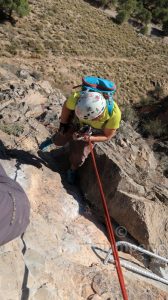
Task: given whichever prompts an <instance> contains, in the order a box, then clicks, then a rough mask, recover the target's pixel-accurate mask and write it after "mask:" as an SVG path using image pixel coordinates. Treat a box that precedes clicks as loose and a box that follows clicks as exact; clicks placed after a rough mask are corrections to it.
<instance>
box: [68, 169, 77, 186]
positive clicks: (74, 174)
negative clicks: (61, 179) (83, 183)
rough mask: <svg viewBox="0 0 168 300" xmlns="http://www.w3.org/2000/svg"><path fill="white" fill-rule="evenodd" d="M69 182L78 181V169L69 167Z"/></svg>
mask: <svg viewBox="0 0 168 300" xmlns="http://www.w3.org/2000/svg"><path fill="white" fill-rule="evenodd" d="M66 175H67V176H66V177H67V182H68V183H69V184H75V182H76V177H77V171H76V170H72V169H68V171H67V174H66Z"/></svg>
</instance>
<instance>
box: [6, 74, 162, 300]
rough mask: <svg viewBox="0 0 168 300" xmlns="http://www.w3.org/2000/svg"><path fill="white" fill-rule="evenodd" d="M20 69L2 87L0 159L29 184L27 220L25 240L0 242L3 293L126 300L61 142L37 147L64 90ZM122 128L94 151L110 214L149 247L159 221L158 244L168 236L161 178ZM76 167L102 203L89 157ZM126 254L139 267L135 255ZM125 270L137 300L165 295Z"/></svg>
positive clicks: (59, 299)
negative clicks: (69, 173)
mask: <svg viewBox="0 0 168 300" xmlns="http://www.w3.org/2000/svg"><path fill="white" fill-rule="evenodd" d="M17 74H19V78H18V77H17V75H14V74H13V75H12V74H11V76H9V77H10V78H12V80H11V82H10V83H6V84H4V85H3V86H2V87H1V93H2V97H1V99H2V100H1V103H0V105H2V106H1V109H2V110H1V119H0V125H1V131H0V136H1V141H0V161H1V163H2V165H3V166H4V168H5V170H6V172H7V174H8V175H9V176H10V177H11V178H13V179H15V180H17V181H18V182H19V183H20V184H21V186H22V187H23V188H24V190H25V191H26V193H27V195H28V197H29V200H30V204H31V221H30V225H29V227H28V229H27V231H26V232H25V234H24V236H23V237H22V238H18V239H16V240H15V241H13V242H11V243H8V244H6V245H4V246H2V247H0V299H1V300H9V299H12V300H17V299H22V300H27V299H31V300H43V299H44V300H46V299H51V300H52V299H53V300H80V299H81V300H91V299H92V300H96V299H101V300H107V299H108V300H113V299H117V300H120V299H122V296H121V292H120V288H119V285H118V278H117V273H116V270H115V267H114V265H111V264H108V265H106V266H104V265H103V264H102V260H103V259H104V258H105V255H106V253H107V250H108V249H109V243H108V239H107V237H106V230H105V227H104V226H103V225H102V224H101V223H100V222H99V221H98V220H97V219H96V218H95V216H94V213H93V212H92V211H91V210H90V208H89V207H88V205H87V204H86V202H85V199H83V197H82V196H81V193H80V192H79V190H78V188H77V187H71V186H69V185H67V184H66V182H65V175H64V171H65V164H68V161H67V158H66V156H58V150H57V149H56V150H52V151H51V152H50V153H46V154H43V156H42V155H41V156H40V153H38V154H39V155H38V154H37V150H38V144H39V143H41V142H42V141H43V139H45V138H46V137H47V136H48V135H49V134H50V133H52V132H53V128H55V127H56V126H57V124H58V117H59V113H60V110H61V106H62V103H63V101H64V97H63V96H62V94H61V93H60V91H58V90H53V88H52V87H51V85H50V84H49V83H48V82H46V81H43V80H40V81H38V80H35V79H34V77H32V76H31V75H30V74H31V71H28V70H26V72H18V73H17ZM20 77H21V78H20ZM11 84H12V86H11ZM5 99H6V100H5ZM10 100H12V101H13V103H11V102H8V101H10ZM10 118H11V122H10V124H9V119H10ZM4 125H5V126H4ZM9 125H10V126H9ZM48 125H50V126H48ZM124 130H125V132H124ZM122 131H123V132H122V133H120V134H119V135H118V136H117V138H116V140H114V141H113V142H110V143H109V144H101V147H99V148H96V158H97V161H98V165H99V168H101V175H102V177H103V181H104V186H105V190H106V194H107V199H108V203H109V208H110V212H111V216H112V217H113V218H114V219H115V220H116V221H117V222H118V223H119V224H120V225H123V226H125V227H126V229H127V230H128V232H129V233H131V234H132V236H134V237H135V239H136V240H138V241H139V242H140V243H144V244H145V243H146V244H145V245H147V243H148V244H149V245H150V247H151V248H152V247H153V246H152V243H153V242H154V243H155V245H154V246H156V245H158V240H159V239H158V235H157V233H155V232H154V231H155V230H156V227H155V226H156V225H155V221H157V220H156V218H158V226H159V227H158V228H157V231H159V230H160V232H159V233H160V241H161V243H165V241H164V239H163V240H162V238H163V235H164V234H165V237H166V225H165V219H164V218H165V216H166V210H167V198H166V188H163V184H164V185H165V184H166V182H165V183H164V182H163V181H164V180H165V178H164V177H163V176H161V175H160V173H159V172H160V171H159V169H158V167H157V161H156V159H155V157H154V156H153V154H152V152H151V151H150V149H149V147H148V146H147V145H146V144H143V143H142V139H141V138H140V136H139V135H137V134H135V133H134V132H132V129H131V127H129V126H127V127H126V126H125V127H123V129H122ZM124 136H125V137H126V138H124ZM140 146H141V147H140ZM51 149H52V148H51ZM61 158H62V159H61ZM102 166H103V168H102ZM135 170H136V172H135ZM80 172H81V177H82V176H83V179H82V178H81V187H82V188H83V190H84V192H85V194H86V196H87V198H88V199H89V200H90V201H93V203H94V204H95V207H97V209H98V208H99V207H100V198H99V195H98V189H97V185H96V183H95V175H94V173H93V168H92V166H91V161H90V159H88V161H87V162H86V164H85V165H84V166H83V168H81V171H80ZM88 172H89V174H90V176H89V178H88ZM152 172H153V173H152ZM85 175H87V176H85ZM84 176H85V179H84ZM110 183H112V184H111V186H110ZM112 199H113V201H112ZM161 211H162V216H161V215H160V214H161ZM152 214H153V215H154V218H155V219H152V217H153V216H152ZM140 225H141V226H140ZM152 226H153V228H152ZM164 226H165V227H164ZM164 245H166V244H164ZM152 249H153V248H152ZM120 255H121V256H122V257H123V259H126V260H131V261H134V263H136V264H138V265H141V266H142V263H140V262H139V261H138V260H137V259H135V258H132V257H131V256H130V255H128V254H124V253H122V252H120ZM123 273H124V278H125V282H126V289H127V291H128V296H129V299H131V300H134V299H135V291H136V300H139V299H143V300H148V299H151V300H153V299H160V300H165V299H167V298H166V297H167V287H166V286H165V285H163V284H160V283H159V282H156V281H152V280H149V279H147V278H145V277H142V276H139V275H137V274H134V273H131V272H129V271H127V270H125V269H124V268H123Z"/></svg>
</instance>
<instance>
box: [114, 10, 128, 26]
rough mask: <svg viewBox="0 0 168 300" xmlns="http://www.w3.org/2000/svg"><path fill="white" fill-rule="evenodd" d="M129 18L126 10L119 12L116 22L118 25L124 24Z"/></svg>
mask: <svg viewBox="0 0 168 300" xmlns="http://www.w3.org/2000/svg"><path fill="white" fill-rule="evenodd" d="M129 17H130V14H129V13H128V11H126V10H120V11H119V13H118V15H117V17H116V22H117V23H118V24H122V23H124V22H127V21H128V19H129Z"/></svg>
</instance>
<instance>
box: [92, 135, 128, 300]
mask: <svg viewBox="0 0 168 300" xmlns="http://www.w3.org/2000/svg"><path fill="white" fill-rule="evenodd" d="M89 146H90V152H91V156H92V160H93V165H94V169H95V173H96V177H97V181H98V185H99V190H100V194H101V198H102V204H103V208H104V213H105V219H106V225H107V229H108V233H109V238H110V244H111V248H112V251H113V256H114V261H115V266H116V270H117V274H118V279H119V282H120V287H121V291H122V295H123V299H124V300H128V296H127V291H126V288H125V283H124V277H123V273H122V269H121V265H120V259H119V255H118V250H117V247H116V241H115V236H114V231H113V228H112V225H111V220H110V215H109V212H108V208H107V202H106V198H105V195H104V191H103V187H102V183H101V180H100V176H99V173H98V169H97V165H96V160H95V156H94V153H93V147H92V143H91V141H89Z"/></svg>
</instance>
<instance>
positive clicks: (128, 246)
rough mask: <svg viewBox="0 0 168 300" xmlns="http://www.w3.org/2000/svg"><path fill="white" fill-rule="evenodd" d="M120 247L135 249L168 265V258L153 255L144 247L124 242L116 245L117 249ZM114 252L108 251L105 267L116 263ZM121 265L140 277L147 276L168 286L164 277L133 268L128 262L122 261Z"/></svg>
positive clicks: (167, 281)
mask: <svg viewBox="0 0 168 300" xmlns="http://www.w3.org/2000/svg"><path fill="white" fill-rule="evenodd" d="M120 246H126V247H127V248H131V249H134V250H136V251H138V252H140V253H144V254H145V255H148V256H150V257H154V258H156V259H157V260H160V261H162V262H164V263H167V264H168V259H167V258H164V257H162V256H160V255H157V254H155V253H153V252H150V251H147V250H145V249H143V248H142V247H138V246H136V245H133V244H131V243H128V242H123V241H121V242H117V243H116V247H117V248H118V247H120ZM112 252H113V251H112V249H109V251H108V253H107V256H106V258H105V260H104V264H105V265H106V264H107V263H108V262H109V261H112V262H114V259H113V257H111V254H112ZM121 265H122V266H123V267H124V268H126V269H128V270H131V271H133V272H136V273H138V274H140V275H143V276H145V277H148V278H151V279H154V280H157V281H160V282H162V283H165V284H168V280H167V279H164V278H162V277H160V276H157V275H155V274H153V273H152V272H150V271H146V270H145V271H144V270H142V269H140V268H137V267H133V266H132V265H131V264H129V263H126V262H124V261H123V260H121Z"/></svg>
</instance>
